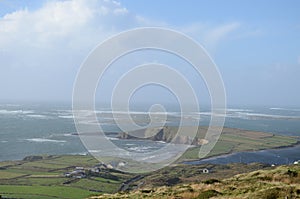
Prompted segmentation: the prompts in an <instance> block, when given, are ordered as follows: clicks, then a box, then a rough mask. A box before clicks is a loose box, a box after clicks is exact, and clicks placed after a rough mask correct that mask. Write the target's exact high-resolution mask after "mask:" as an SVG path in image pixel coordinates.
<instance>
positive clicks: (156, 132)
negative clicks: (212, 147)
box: [118, 126, 208, 145]
mask: <svg viewBox="0 0 300 199" xmlns="http://www.w3.org/2000/svg"><path fill="white" fill-rule="evenodd" d="M191 128H192V127H183V132H184V135H177V134H178V128H177V127H168V126H165V127H157V128H148V129H140V130H135V131H132V132H129V133H127V132H121V133H119V135H118V138H120V139H140V140H141V139H142V140H152V141H163V142H168V143H170V142H172V143H174V144H188V145H203V144H207V143H208V141H207V140H205V139H203V138H202V137H201V135H204V134H203V133H205V132H206V130H207V129H206V128H202V127H199V129H198V132H197V136H196V137H195V138H194V136H192V135H189V133H190V132H191Z"/></svg>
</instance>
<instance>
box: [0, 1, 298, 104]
mask: <svg viewBox="0 0 300 199" xmlns="http://www.w3.org/2000/svg"><path fill="white" fill-rule="evenodd" d="M299 8H300V2H299V1H296V0H295V1H291V0H287V1H283V0H282V1H279V0H275V1H271V0H266V1H258V0H251V1H250V0H249V1H238V0H228V1H221V0H219V1H217V0H212V1H198V0H193V1H192V0H191V1H181V0H178V1H171V0H165V1H149V0H148V1H146V0H139V1H132V0H120V1H110V0H106V1H97V0H91V1H82V0H73V1H38V0H34V1H20V0H19V1H17V0H0V59H1V65H0V92H1V95H0V100H50V101H51V100H52V101H54V100H55V101H57V100H63V101H70V100H71V98H72V88H73V83H74V80H75V77H76V74H77V72H78V70H79V67H80V64H81V63H82V61H83V60H84V58H85V57H86V56H87V54H88V53H89V52H90V51H91V50H92V49H93V48H94V47H95V46H96V45H97V44H98V43H99V42H101V41H103V40H104V39H106V38H107V37H108V36H111V35H113V34H116V33H118V32H120V31H123V30H127V29H130V28H135V27H143V26H159V27H166V28H172V29H175V30H178V31H181V32H183V33H185V34H187V35H189V36H190V37H192V38H193V39H195V40H196V41H198V42H199V43H201V44H202V45H203V46H204V47H205V48H206V49H207V51H208V53H209V54H210V55H211V56H212V58H213V59H214V61H215V63H216V64H217V66H218V67H219V70H220V72H221V74H222V77H223V80H224V84H225V87H226V91H227V99H228V104H231V105H246V106H247V105H269V106H300V92H299V90H300V78H299V77H300V37H299V35H300V12H299ZM187 76H188V78H189V77H190V78H191V79H192V78H193V77H192V76H189V75H187ZM195 84H196V83H195ZM195 87H196V88H197V86H195ZM146 90H147V89H146ZM147 92H148V93H149V90H147ZM153 92H154V93H155V91H154V90H153ZM157 92H160V91H157ZM142 96H143V95H142V94H141V95H140V97H139V99H140V100H143V97H142ZM146 98H149V96H147V97H146ZM166 99H168V97H166ZM145 100H146V99H145Z"/></svg>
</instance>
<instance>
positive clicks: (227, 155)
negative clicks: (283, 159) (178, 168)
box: [178, 141, 300, 165]
mask: <svg viewBox="0 0 300 199" xmlns="http://www.w3.org/2000/svg"><path fill="white" fill-rule="evenodd" d="M294 147H300V141H297V142H296V143H295V144H292V145H289V146H279V147H274V148H266V149H261V150H245V151H234V152H229V153H224V154H220V155H212V156H210V157H207V158H203V159H193V160H191V159H189V160H183V161H180V162H179V163H178V164H184V165H193V164H192V163H193V162H197V161H199V162H200V161H209V160H214V159H217V158H226V157H229V156H231V155H234V154H238V153H247V152H253V153H257V152H264V151H268V150H281V149H289V148H290V149H291V148H294ZM299 159H300V155H299ZM199 164H201V163H199ZM205 164H206V163H205Z"/></svg>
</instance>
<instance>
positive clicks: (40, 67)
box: [0, 0, 139, 99]
mask: <svg viewBox="0 0 300 199" xmlns="http://www.w3.org/2000/svg"><path fill="white" fill-rule="evenodd" d="M138 24H139V21H138V19H137V17H136V16H135V15H134V14H132V13H130V12H129V11H128V10H127V9H126V8H125V7H123V6H122V5H121V4H120V3H119V2H117V1H111V0H102V1H99V0H89V1H86V0H69V1H47V3H45V4H44V5H43V6H42V7H40V8H38V9H36V10H27V9H22V10H16V11H14V12H11V13H7V14H6V15H4V16H3V17H1V18H0V60H1V65H0V90H1V91H2V93H1V95H2V98H3V97H4V98H17V97H19V96H22V97H28V96H30V95H32V98H37V97H38V96H42V97H43V98H47V99H51V95H53V98H55V96H56V97H59V96H68V97H70V95H71V92H72V84H73V81H74V79H75V76H76V72H77V70H78V68H79V66H80V64H81V63H82V60H84V58H85V57H86V56H87V55H88V53H89V51H90V50H91V49H93V48H94V46H96V45H97V44H99V42H101V41H103V40H104V39H106V38H107V37H108V36H110V35H112V34H115V33H117V32H119V31H121V30H125V29H128V28H132V27H136V26H137V25H138ZM8 85H9V86H8ZM54 88H55V89H54ZM54 90H55V91H54ZM48 91H49V92H48ZM54 95H55V96H54Z"/></svg>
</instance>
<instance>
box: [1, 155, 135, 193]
mask: <svg viewBox="0 0 300 199" xmlns="http://www.w3.org/2000/svg"><path fill="white" fill-rule="evenodd" d="M97 163H99V162H98V161H97V160H96V159H94V158H93V157H91V156H80V155H64V156H44V157H43V159H41V160H30V161H28V160H27V161H15V162H11V161H10V162H1V164H0V165H1V166H0V195H1V196H2V197H4V198H5V197H7V198H28V199H31V198H37V199H50V198H86V197H89V196H92V195H99V194H101V193H114V192H116V191H117V190H118V189H119V188H120V186H121V184H122V182H124V181H126V180H128V179H129V178H131V177H132V175H131V174H123V173H119V172H114V171H113V170H111V171H110V174H111V175H113V176H117V180H116V179H110V178H109V177H99V176H98V177H97V176H95V177H94V176H89V177H86V178H82V179H74V178H67V177H65V176H64V173H66V172H70V171H72V170H74V168H75V167H78V166H80V167H85V168H88V167H93V166H94V165H95V164H97Z"/></svg>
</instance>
